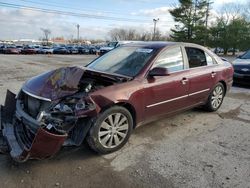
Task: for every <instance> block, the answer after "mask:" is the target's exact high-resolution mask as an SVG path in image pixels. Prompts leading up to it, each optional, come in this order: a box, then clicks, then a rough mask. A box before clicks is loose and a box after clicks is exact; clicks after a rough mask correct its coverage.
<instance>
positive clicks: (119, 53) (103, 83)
mask: <svg viewBox="0 0 250 188" xmlns="http://www.w3.org/2000/svg"><path fill="white" fill-rule="evenodd" d="M232 81H233V67H232V65H231V64H230V63H228V62H225V61H222V60H221V58H219V57H218V56H217V55H215V54H214V53H212V52H211V51H209V50H208V49H206V48H204V47H202V46H200V45H195V44H190V43H174V42H143V43H134V44H127V45H123V46H120V47H118V48H116V49H114V50H112V51H110V52H109V53H106V54H104V55H103V56H101V57H100V58H97V59H95V60H94V61H92V62H91V63H89V64H88V65H86V66H85V67H83V66H73V67H72V66H71V67H62V68H59V69H56V70H52V71H49V72H46V73H43V74H41V75H38V76H35V77H33V78H31V79H29V80H28V81H27V82H25V84H24V85H23V86H22V88H21V89H20V91H19V93H18V95H15V94H14V93H11V92H10V91H8V92H7V95H6V102H5V106H3V107H2V108H1V109H2V110H1V111H0V112H1V114H0V117H2V119H1V121H2V131H1V132H0V134H2V135H1V136H0V137H1V138H3V142H4V144H2V145H4V146H5V145H6V146H7V147H9V148H8V150H7V152H10V155H11V157H12V158H13V159H14V160H16V161H18V162H24V161H26V160H28V159H29V158H33V159H44V158H48V157H51V156H53V155H55V154H56V153H57V152H58V151H59V150H60V148H61V147H63V146H75V147H76V146H82V143H83V142H84V140H86V141H87V143H88V144H89V146H90V148H91V149H93V150H94V151H96V152H97V153H100V154H107V153H111V152H114V151H117V150H119V149H120V148H122V147H123V146H124V145H125V144H126V143H127V142H128V139H129V137H130V135H131V133H132V131H133V130H134V129H135V128H136V127H138V126H139V125H142V124H145V123H148V122H150V121H153V120H157V119H159V118H160V117H163V116H164V117H165V116H172V115H173V114H175V113H177V112H181V111H183V110H187V109H191V108H194V107H198V106H201V107H203V108H205V109H206V110H207V111H210V112H213V111H216V110H218V109H219V108H220V106H221V105H222V103H223V99H224V97H225V95H226V93H227V92H228V90H229V89H230V87H231V85H232ZM13 106H14V107H13ZM85 138H86V139H85ZM0 146H1V145H0ZM0 150H1V148H0Z"/></svg>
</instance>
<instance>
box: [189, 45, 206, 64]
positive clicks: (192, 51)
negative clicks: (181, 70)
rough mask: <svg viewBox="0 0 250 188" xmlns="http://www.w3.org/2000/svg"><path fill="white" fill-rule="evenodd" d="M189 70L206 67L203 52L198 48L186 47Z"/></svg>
mask: <svg viewBox="0 0 250 188" xmlns="http://www.w3.org/2000/svg"><path fill="white" fill-rule="evenodd" d="M185 49H186V52H187V57H188V62H189V68H195V67H202V66H206V65H207V59H206V55H205V52H204V51H203V50H201V49H198V48H189V47H186V48H185Z"/></svg>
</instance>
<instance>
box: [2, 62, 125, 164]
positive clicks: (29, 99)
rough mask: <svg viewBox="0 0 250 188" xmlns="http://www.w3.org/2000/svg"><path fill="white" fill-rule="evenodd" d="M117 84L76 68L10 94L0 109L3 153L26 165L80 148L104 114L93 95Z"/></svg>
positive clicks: (39, 78)
mask: <svg viewBox="0 0 250 188" xmlns="http://www.w3.org/2000/svg"><path fill="white" fill-rule="evenodd" d="M117 80H118V81H120V79H114V78H111V77H109V76H106V75H104V76H101V75H100V74H96V73H93V72H90V71H89V72H88V71H85V70H83V69H81V68H78V67H71V68H61V69H59V70H55V71H51V72H48V73H45V74H43V75H40V76H37V77H34V78H32V79H31V80H29V81H27V82H26V83H25V84H24V86H23V87H22V89H21V91H20V92H19V93H18V95H17V96H16V95H15V94H13V93H12V92H10V91H7V94H6V99H5V104H4V106H1V110H0V123H1V124H0V152H1V153H10V155H11V157H12V158H13V159H14V160H16V161H18V162H24V161H26V160H27V159H30V158H32V159H44V158H48V157H51V156H53V155H54V154H55V153H57V152H58V151H59V150H60V148H61V147H62V146H79V145H81V143H82V142H83V140H84V138H85V136H86V134H87V132H88V130H89V128H90V126H91V125H92V123H93V121H94V119H95V117H96V116H97V114H98V113H99V112H100V110H101V109H100V107H99V106H98V105H97V104H96V103H95V102H94V101H93V100H92V98H91V97H90V96H91V95H90V93H91V92H94V91H96V90H99V89H101V88H103V87H106V86H109V85H112V84H114V83H115V82H117ZM121 81H123V80H121Z"/></svg>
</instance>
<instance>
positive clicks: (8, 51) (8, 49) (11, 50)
mask: <svg viewBox="0 0 250 188" xmlns="http://www.w3.org/2000/svg"><path fill="white" fill-rule="evenodd" d="M3 53H4V54H19V53H20V51H19V50H18V49H17V48H16V47H15V46H7V47H6V48H4V51H3Z"/></svg>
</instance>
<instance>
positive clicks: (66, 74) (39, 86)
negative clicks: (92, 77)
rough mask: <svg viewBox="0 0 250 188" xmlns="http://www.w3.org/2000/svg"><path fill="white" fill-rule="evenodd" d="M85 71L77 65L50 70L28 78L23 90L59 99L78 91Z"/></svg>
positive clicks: (47, 97)
mask: <svg viewBox="0 0 250 188" xmlns="http://www.w3.org/2000/svg"><path fill="white" fill-rule="evenodd" d="M84 71H85V70H84V69H83V68H81V67H76V66H75V67H63V68H59V69H56V70H53V71H49V72H46V73H44V74H41V75H38V76H36V77H33V78H31V79H30V80H28V81H27V82H26V83H25V84H24V86H23V90H24V91H26V92H28V93H30V94H33V95H36V96H39V97H42V98H46V99H50V100H57V99H60V98H62V97H65V96H68V95H72V94H74V93H76V92H77V91H78V89H79V88H78V85H79V81H80V80H81V77H82V75H83V73H84Z"/></svg>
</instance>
